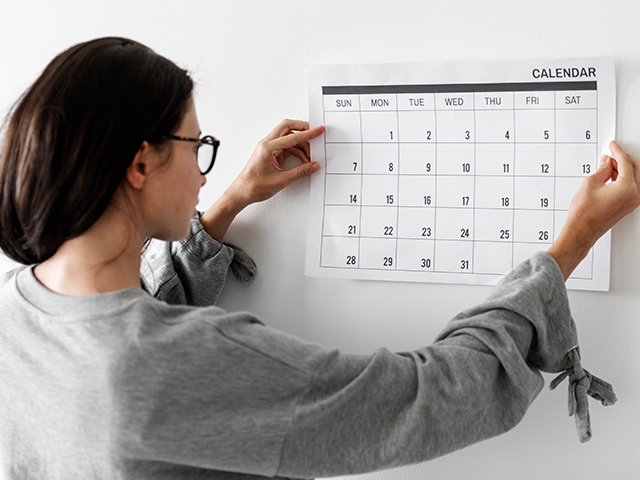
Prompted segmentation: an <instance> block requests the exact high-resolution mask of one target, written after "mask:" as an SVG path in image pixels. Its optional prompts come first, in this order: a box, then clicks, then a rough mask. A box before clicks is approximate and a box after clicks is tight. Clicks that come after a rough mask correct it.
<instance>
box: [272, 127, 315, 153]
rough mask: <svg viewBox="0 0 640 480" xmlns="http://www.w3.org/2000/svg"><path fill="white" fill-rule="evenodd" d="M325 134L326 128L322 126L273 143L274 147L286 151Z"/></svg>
mask: <svg viewBox="0 0 640 480" xmlns="http://www.w3.org/2000/svg"><path fill="white" fill-rule="evenodd" d="M322 132H324V127H323V126H322V125H320V126H319V127H315V128H312V129H311V130H304V131H302V132H293V133H290V134H288V135H285V136H283V137H278V138H276V139H274V140H272V141H271V143H272V144H273V146H274V147H276V148H278V149H281V150H284V149H285V148H291V147H293V146H294V145H297V144H298V143H301V142H306V141H307V140H311V139H312V138H315V137H317V136H318V135H321V134H322Z"/></svg>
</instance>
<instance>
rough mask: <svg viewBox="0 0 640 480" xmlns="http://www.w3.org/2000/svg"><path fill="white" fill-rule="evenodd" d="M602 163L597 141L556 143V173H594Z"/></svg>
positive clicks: (562, 174)
mask: <svg viewBox="0 0 640 480" xmlns="http://www.w3.org/2000/svg"><path fill="white" fill-rule="evenodd" d="M599 165H600V159H599V157H598V146H597V144H595V143H569V144H567V143H562V144H560V143H559V144H557V145H556V175H557V176H558V177H584V176H587V175H591V174H592V173H594V172H595V171H596V170H597V169H598V166H599Z"/></svg>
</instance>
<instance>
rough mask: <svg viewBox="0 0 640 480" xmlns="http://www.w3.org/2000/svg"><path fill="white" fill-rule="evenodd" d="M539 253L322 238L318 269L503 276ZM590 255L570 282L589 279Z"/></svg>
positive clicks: (480, 245)
mask: <svg viewBox="0 0 640 480" xmlns="http://www.w3.org/2000/svg"><path fill="white" fill-rule="evenodd" d="M541 249H546V247H543V248H541V247H540V245H537V244H530V243H519V244H518V243H514V244H497V243H495V242H478V241H476V242H473V243H465V242H455V241H448V242H446V241H439V242H437V241H429V242H424V241H417V240H397V241H389V240H384V239H360V240H358V239H350V238H332V237H324V238H323V239H322V247H321V266H322V267H325V268H341V269H344V268H346V269H360V270H401V271H418V272H441V273H459V274H473V273H480V274H488V275H503V274H505V273H506V272H508V271H509V270H510V269H511V268H513V266H515V265H517V264H518V263H520V262H522V261H524V260H526V259H527V258H529V257H530V256H531V255H532V254H534V253H535V252H537V251H540V250H541ZM592 260H593V251H590V252H589V254H588V255H587V257H586V258H585V260H584V261H583V262H582V263H581V264H580V265H579V266H578V268H577V269H576V270H575V271H574V272H573V274H572V278H584V279H589V278H592V275H593V261H592Z"/></svg>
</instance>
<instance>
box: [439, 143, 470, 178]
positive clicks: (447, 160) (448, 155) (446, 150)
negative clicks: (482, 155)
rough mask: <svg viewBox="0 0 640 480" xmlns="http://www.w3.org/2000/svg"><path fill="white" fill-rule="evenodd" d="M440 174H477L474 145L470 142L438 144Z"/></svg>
mask: <svg viewBox="0 0 640 480" xmlns="http://www.w3.org/2000/svg"><path fill="white" fill-rule="evenodd" d="M436 160H437V162H438V163H437V165H436V167H437V169H436V173H437V174H438V175H466V176H472V175H474V174H475V161H474V146H473V144H472V143H470V144H460V143H458V144H455V143H450V144H438V147H437V149H436Z"/></svg>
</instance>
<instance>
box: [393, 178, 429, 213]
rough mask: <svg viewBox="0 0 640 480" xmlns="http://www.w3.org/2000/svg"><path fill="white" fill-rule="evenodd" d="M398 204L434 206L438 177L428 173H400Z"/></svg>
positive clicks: (405, 205) (403, 205)
mask: <svg viewBox="0 0 640 480" xmlns="http://www.w3.org/2000/svg"><path fill="white" fill-rule="evenodd" d="M398 189H399V191H398V206H400V207H433V206H435V203H436V179H435V177H433V176H427V175H420V176H417V175H412V176H409V175H400V177H399V178H398Z"/></svg>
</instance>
